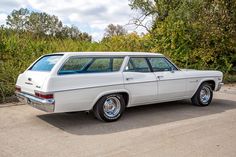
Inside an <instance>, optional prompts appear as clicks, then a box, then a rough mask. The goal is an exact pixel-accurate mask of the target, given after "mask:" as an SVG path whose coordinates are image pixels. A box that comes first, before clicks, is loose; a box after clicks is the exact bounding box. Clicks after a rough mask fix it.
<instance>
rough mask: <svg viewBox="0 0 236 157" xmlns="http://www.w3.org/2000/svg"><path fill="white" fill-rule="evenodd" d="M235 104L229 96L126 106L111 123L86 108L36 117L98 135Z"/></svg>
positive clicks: (76, 131)
mask: <svg viewBox="0 0 236 157" xmlns="http://www.w3.org/2000/svg"><path fill="white" fill-rule="evenodd" d="M235 108H236V101H230V100H223V99H214V100H213V102H212V104H211V105H210V106H207V107H197V106H193V105H191V103H190V102H189V101H187V100H186V101H175V102H168V103H160V104H152V105H146V106H138V107H132V108H127V109H126V110H125V112H124V115H123V116H122V118H121V119H120V120H118V121H116V122H113V123H105V122H101V121H98V120H96V119H95V118H94V116H93V114H92V113H90V114H86V113H85V112H77V113H73V114H68V113H55V114H44V115H38V117H39V118H40V119H41V120H43V121H45V122H47V123H49V124H51V125H53V126H55V127H57V128H60V129H61V130H63V131H65V132H68V133H71V134H75V135H99V134H110V133H117V132H122V131H127V130H132V129H137V128H143V127H148V126H156V125H160V124H165V123H170V122H175V121H180V120H186V119H191V118H196V117H202V116H207V115H212V114H217V113H221V112H224V111H227V110H231V109H235Z"/></svg>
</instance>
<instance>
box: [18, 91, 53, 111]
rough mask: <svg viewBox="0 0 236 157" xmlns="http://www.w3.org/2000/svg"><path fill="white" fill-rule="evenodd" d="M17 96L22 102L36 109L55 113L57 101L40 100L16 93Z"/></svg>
mask: <svg viewBox="0 0 236 157" xmlns="http://www.w3.org/2000/svg"><path fill="white" fill-rule="evenodd" d="M16 96H17V98H18V99H19V101H20V102H22V103H24V104H28V105H30V106H32V107H34V108H37V109H39V110H42V111H45V112H54V109H55V100H54V99H40V98H37V97H35V96H33V95H30V94H27V93H22V92H16Z"/></svg>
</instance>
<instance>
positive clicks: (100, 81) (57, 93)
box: [15, 52, 223, 122]
mask: <svg viewBox="0 0 236 157" xmlns="http://www.w3.org/2000/svg"><path fill="white" fill-rule="evenodd" d="M222 77H223V74H222V72H220V71H210V70H209V71H208V70H182V69H179V68H178V67H177V66H176V65H175V64H174V63H172V62H171V61H170V60H169V59H168V58H166V57H165V56H164V55H162V54H160V53H145V52H60V53H52V54H47V55H44V56H42V57H40V58H39V59H38V60H36V61H35V62H34V63H33V64H32V65H30V66H29V67H28V68H27V69H26V70H25V71H24V72H23V73H22V74H20V75H19V77H18V79H17V82H16V92H15V93H16V95H17V97H18V99H19V100H20V101H22V102H24V103H26V104H29V105H31V106H33V107H35V108H37V109H40V110H43V111H46V112H55V113H58V112H74V111H92V112H93V113H94V115H95V116H96V117H97V118H98V119H100V120H103V121H107V122H112V121H116V120H118V119H119V118H120V117H121V116H122V114H123V112H124V110H125V108H126V107H133V106H138V105H145V104H153V103H160V102H168V101H176V100H182V99H191V101H192V104H194V105H197V106H207V105H209V104H210V103H211V101H212V96H213V91H218V90H220V88H221V86H222V85H223V83H222Z"/></svg>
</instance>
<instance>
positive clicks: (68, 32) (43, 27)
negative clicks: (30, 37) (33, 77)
mask: <svg viewBox="0 0 236 157" xmlns="http://www.w3.org/2000/svg"><path fill="white" fill-rule="evenodd" d="M6 24H7V25H8V26H9V27H10V28H12V29H14V30H16V31H18V32H19V31H21V32H22V31H26V32H31V33H33V34H34V35H36V36H54V37H58V38H71V39H75V40H83V41H91V40H92V37H91V36H90V35H89V34H88V33H86V32H81V31H80V30H79V29H78V28H77V27H76V26H71V27H69V26H63V24H62V22H61V21H60V20H59V19H58V17H57V16H55V15H49V14H47V13H45V12H34V11H29V10H28V9H24V8H21V9H19V10H13V11H12V12H11V14H10V15H8V16H7V19H6Z"/></svg>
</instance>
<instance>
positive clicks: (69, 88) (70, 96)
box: [47, 72, 124, 112]
mask: <svg viewBox="0 0 236 157" xmlns="http://www.w3.org/2000/svg"><path fill="white" fill-rule="evenodd" d="M47 88H48V90H49V91H52V92H53V93H54V98H55V112H69V111H83V110H90V109H92V107H93V105H94V104H95V103H96V101H97V100H98V99H99V98H100V97H101V96H102V95H103V94H104V95H105V94H108V93H112V92H119V91H124V85H123V78H122V74H121V72H111V73H90V74H89V73H87V74H72V75H57V76H54V77H51V78H50V80H49V81H48V87H47Z"/></svg>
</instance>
